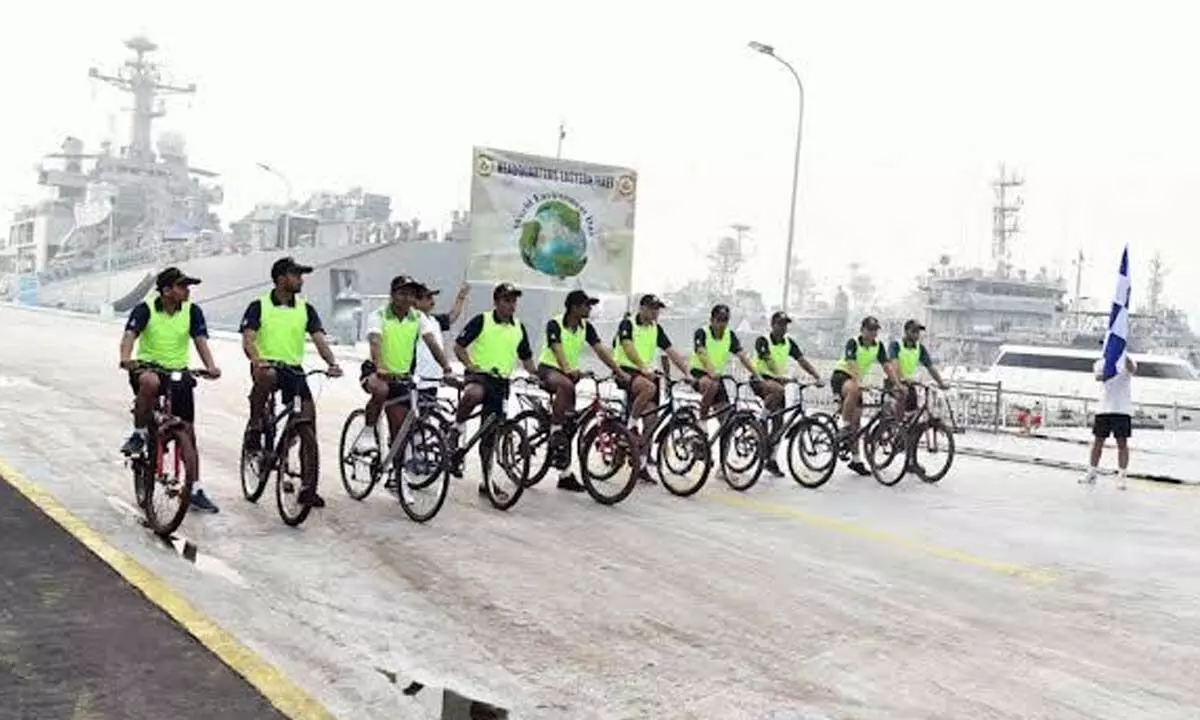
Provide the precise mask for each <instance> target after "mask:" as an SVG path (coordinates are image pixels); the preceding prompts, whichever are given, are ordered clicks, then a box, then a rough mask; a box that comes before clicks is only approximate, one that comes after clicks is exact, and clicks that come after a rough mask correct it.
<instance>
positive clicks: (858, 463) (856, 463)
mask: <svg viewBox="0 0 1200 720" xmlns="http://www.w3.org/2000/svg"><path fill="white" fill-rule="evenodd" d="M846 467H848V468H850V469H851V470H853V471H854V472H856V473H858V474H859V475H862V476H863V477H866V476H867V475H870V474H871V471H870V470H868V469H867V466H866V465H863V462H862V460H852V461H850V464H849V465H847V466H846Z"/></svg>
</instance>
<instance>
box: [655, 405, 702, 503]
mask: <svg viewBox="0 0 1200 720" xmlns="http://www.w3.org/2000/svg"><path fill="white" fill-rule="evenodd" d="M657 456H658V473H659V477H660V478H661V480H662V484H663V487H665V488H666V489H667V492H669V493H671V494H672V495H675V496H678V497H688V496H691V495H695V494H696V493H697V492H699V491H700V488H702V487H704V483H705V482H707V481H708V473H709V471H710V470H712V453H711V452H710V451H709V447H708V434H707V433H705V432H704V429H703V428H701V427H700V426H699V425H697V424H696V423H695V422H694V421H692V420H689V419H686V418H684V417H678V416H677V417H673V418H671V419H670V420H668V421H667V422H666V423H665V425H664V426H663V428H662V430H661V432H660V433H659V435H658V453H657Z"/></svg>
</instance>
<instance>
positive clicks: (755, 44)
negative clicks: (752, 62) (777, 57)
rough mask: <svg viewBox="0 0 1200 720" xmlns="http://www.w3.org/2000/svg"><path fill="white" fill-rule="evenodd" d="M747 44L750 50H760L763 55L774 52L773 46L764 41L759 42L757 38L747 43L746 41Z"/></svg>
mask: <svg viewBox="0 0 1200 720" xmlns="http://www.w3.org/2000/svg"><path fill="white" fill-rule="evenodd" d="M747 46H748V47H749V48H750V49H751V50H754V51H755V52H760V53H762V54H763V55H774V54H775V48H773V47H771V46H770V45H767V44H765V43H760V42H759V41H757V40H751V41H750V42H749V43H747Z"/></svg>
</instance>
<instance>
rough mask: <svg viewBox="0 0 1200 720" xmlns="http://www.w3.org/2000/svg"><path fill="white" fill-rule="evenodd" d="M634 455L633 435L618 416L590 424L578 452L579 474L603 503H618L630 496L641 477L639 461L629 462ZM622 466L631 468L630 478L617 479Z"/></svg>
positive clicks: (589, 493)
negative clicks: (615, 479) (639, 474)
mask: <svg viewBox="0 0 1200 720" xmlns="http://www.w3.org/2000/svg"><path fill="white" fill-rule="evenodd" d="M631 457H633V438H632V436H631V435H630V434H629V428H627V427H625V423H623V422H621V421H620V420H619V419H617V418H609V419H606V420H602V421H600V422H598V423H591V424H590V427H589V429H588V431H587V433H586V434H585V435H584V436H583V446H582V449H581V450H580V453H579V465H580V470H581V472H580V475H581V476H582V478H583V486H584V488H586V489H587V492H588V495H591V496H592V499H593V500H595V501H596V502H598V503H600V504H601V505H616V504H617V503H619V502H621V501H622V500H624V499H625V498H627V497H629V494H630V493H631V492H633V488H634V486H636V485H637V480H638V475H637V471H638V464H637V463H636V462H634V463H630V462H629V460H630V458H631ZM593 463H594V464H593ZM622 468H627V469H628V470H629V474H628V477H626V478H625V479H624V482H617V481H614V480H613V478H614V477H615V476H616V475H617V474H618V473H619V472H620V471H621V469H622Z"/></svg>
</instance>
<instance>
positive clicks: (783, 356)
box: [754, 335, 792, 377]
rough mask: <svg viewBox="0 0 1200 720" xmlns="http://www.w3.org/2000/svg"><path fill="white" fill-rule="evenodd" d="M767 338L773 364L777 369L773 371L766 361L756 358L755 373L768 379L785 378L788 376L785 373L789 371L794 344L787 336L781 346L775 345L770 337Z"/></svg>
mask: <svg viewBox="0 0 1200 720" xmlns="http://www.w3.org/2000/svg"><path fill="white" fill-rule="evenodd" d="M765 337H766V339H767V347H768V348H769V349H770V356H771V364H774V365H775V369H774V370H772V369H771V367H770V364H768V363H767V361H766V360H764V359H762V358H760V357H756V358H754V371H755V372H757V373H758V374H759V375H763V376H766V377H784V376H785V375H786V374H787V373H786V372H784V371H785V370H787V363H788V358H790V357H791V352H790V351H791V349H792V342H791V340H789V339H788V337H787V336H786V335H785V336H784V338H783V341H782V342H780V343H779V344H775V341H774V340H772V339H771V336H770V335H767V336H765Z"/></svg>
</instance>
